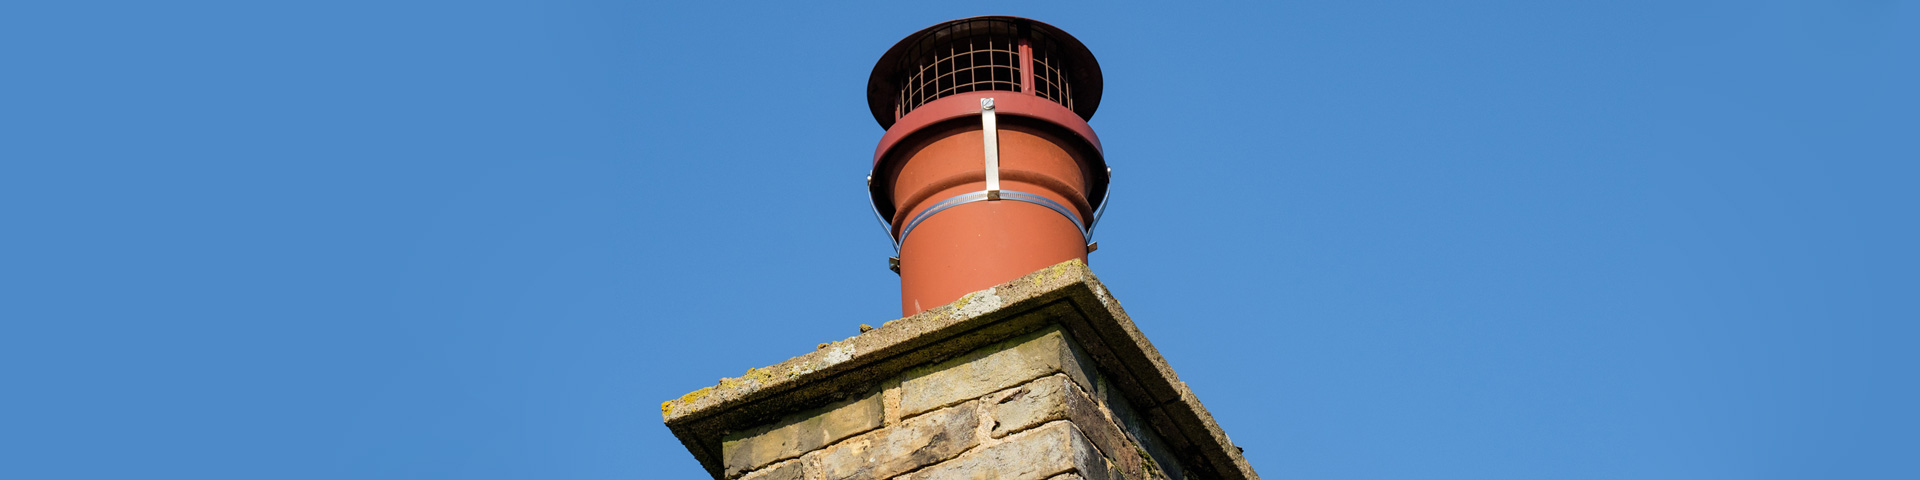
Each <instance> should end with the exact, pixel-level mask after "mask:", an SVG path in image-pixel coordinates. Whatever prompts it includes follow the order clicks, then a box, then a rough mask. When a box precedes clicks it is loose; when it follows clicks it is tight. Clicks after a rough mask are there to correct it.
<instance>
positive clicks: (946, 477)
mask: <svg viewBox="0 0 1920 480" xmlns="http://www.w3.org/2000/svg"><path fill="white" fill-rule="evenodd" d="M1062 473H1078V474H1080V476H1082V477H1084V478H1085V479H1086V480H1109V478H1110V475H1109V472H1108V470H1107V466H1106V461H1105V459H1102V458H1100V453H1099V452H1097V451H1095V450H1094V447H1093V444H1092V443H1091V442H1088V441H1087V438H1086V436H1084V435H1081V434H1080V431H1079V430H1078V429H1075V428H1074V427H1073V425H1072V424H1071V423H1068V422H1058V421H1057V422H1053V423H1049V424H1047V425H1044V426H1041V427H1040V428H1035V429H1033V430H1029V431H1026V432H1021V433H1019V434H1015V435H1011V436H1008V437H1007V438H1006V441H1004V442H1001V443H1000V444H997V445H994V446H991V447H987V448H984V449H981V450H979V451H975V452H972V453H968V454H966V455H961V456H960V458H955V459H953V460H949V461H946V462H944V463H941V464H939V465H934V466H931V467H927V468H925V469H921V470H920V471H916V472H913V473H910V474H907V475H903V476H901V477H900V478H901V480H975V479H981V478H992V479H997V480H1045V479H1048V478H1052V477H1054V476H1056V475H1059V474H1062Z"/></svg>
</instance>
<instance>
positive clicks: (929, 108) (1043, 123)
mask: <svg viewBox="0 0 1920 480" xmlns="http://www.w3.org/2000/svg"><path fill="white" fill-rule="evenodd" d="M1100 89H1101V78H1100V65H1099V63H1097V62H1096V61H1095V60H1094V58H1093V53H1092V52H1091V51H1088V50H1087V47H1086V46H1085V45H1082V44H1081V43H1080V41H1079V40H1075V39H1074V38H1073V36H1071V35H1068V34H1067V33H1066V32H1064V31H1061V30H1060V29H1058V28H1055V27H1053V26H1052V25H1047V24H1045V23H1041V22H1038V21H1034V20H1030V19H1025V18H1019V17H1008V16H983V17H973V18H966V19H960V20H953V21H948V22H944V23H941V24H938V25H934V26H932V27H927V28H926V29H923V30H920V31H919V32H915V33H914V34H913V35H909V36H907V38H906V39H903V40H901V41H900V43H898V44H895V45H894V46H893V48H892V49H889V50H887V53H886V54H885V55H883V56H881V57H880V61H879V63H876V64H875V65H874V67H873V74H872V76H871V77H869V79H868V81H867V105H868V107H869V108H871V109H872V110H873V118H874V120H877V121H879V122H880V126H881V127H884V128H886V129H887V132H886V134H885V135H884V136H882V137H881V138H880V145H879V147H878V148H875V149H874V154H873V171H872V173H871V174H870V175H869V176H868V178H867V186H868V189H869V195H871V197H872V201H873V209H874V213H875V215H876V216H878V217H879V218H880V221H881V223H882V224H883V225H884V226H886V227H887V234H888V235H889V236H890V237H891V238H892V240H893V244H894V248H895V252H896V253H897V255H898V256H896V257H894V258H892V259H891V260H890V262H891V266H892V267H893V269H894V271H895V272H897V273H899V274H900V310H901V314H902V315H903V316H910V315H913V314H915V313H919V312H921V311H924V310H926V309H930V308H933V307H936V306H940V305H945V304H947V303H948V302H952V301H954V300H956V299H958V298H960V296H962V295H965V294H967V293H968V292H973V291H975V290H980V289H984V288H987V287H991V286H993V285H996V284H999V283H1001V282H1005V281H1008V280H1011V279H1014V278H1017V277H1020V276H1021V275H1025V274H1027V273H1029V272H1033V271H1035V270H1039V269H1041V268H1044V267H1047V266H1050V265H1054V264H1057V263H1060V262H1063V261H1066V260H1070V259H1080V260H1081V261H1085V260H1086V257H1087V253H1088V252H1091V251H1092V250H1093V244H1092V239H1091V237H1092V234H1093V227H1094V225H1095V224H1096V223H1097V222H1098V221H1099V219H1100V212H1101V211H1102V207H1104V206H1105V200H1106V194H1107V184H1108V180H1109V177H1110V175H1111V171H1110V170H1109V169H1108V168H1107V164H1106V160H1105V158H1104V157H1103V156H1102V154H1101V149H1100V139H1099V137H1097V136H1095V135H1094V133H1093V128H1092V127H1090V126H1088V125H1087V119H1089V118H1092V117H1093V112H1094V109H1095V108H1097V107H1098V106H1099V104H1100Z"/></svg>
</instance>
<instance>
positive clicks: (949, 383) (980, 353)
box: [900, 327, 1093, 415]
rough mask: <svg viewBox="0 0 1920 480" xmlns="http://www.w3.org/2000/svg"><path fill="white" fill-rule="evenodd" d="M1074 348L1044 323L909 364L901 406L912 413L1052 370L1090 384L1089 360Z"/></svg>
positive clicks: (1085, 385) (1015, 383)
mask: <svg viewBox="0 0 1920 480" xmlns="http://www.w3.org/2000/svg"><path fill="white" fill-rule="evenodd" d="M1077 349H1078V347H1076V346H1074V345H1073V342H1071V341H1068V340H1067V338H1066V334H1065V333H1064V332H1062V331H1061V330H1060V329H1059V327H1048V328H1046V329H1042V330H1040V331H1036V332H1033V333H1030V334H1026V335H1022V336H1019V337H1015V338H1013V339H1010V340H1007V341H1004V342H1000V343H996V344H993V345H989V346H986V347H982V348H980V349H978V350H974V351H972V352H969V353H967V354H965V355H961V356H959V357H955V358H951V359H947V360H946V361H944V362H940V363H936V364H933V365H926V366H922V367H917V368H914V369H913V370H909V371H908V372H907V373H906V374H905V375H904V378H905V380H903V381H902V382H901V384H900V409H901V410H902V412H903V414H905V415H915V414H918V413H920V412H924V411H927V410H932V409H935V408H940V407H942V406H946V405H952V404H954V403H958V402H962V401H966V400H969V399H973V398H977V397H980V396H983V395H986V394H988V393H993V392H995V391H998V390H1002V389H1005V388H1007V387H1012V386H1014V385H1019V384H1021V383H1024V382H1026V381H1027V380H1032V379H1035V378H1039V377H1042V376H1046V375H1048V374H1052V373H1056V372H1058V373H1066V374H1067V375H1068V376H1069V377H1071V378H1073V380H1074V381H1075V382H1078V383H1080V384H1081V386H1082V388H1087V389H1091V388H1092V385H1093V382H1092V377H1093V375H1091V374H1090V373H1089V371H1088V370H1086V369H1087V368H1090V367H1091V364H1090V363H1088V362H1087V361H1086V360H1085V358H1084V356H1083V355H1082V354H1081V353H1080V352H1079V351H1078V350H1077Z"/></svg>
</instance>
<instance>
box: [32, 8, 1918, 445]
mask: <svg viewBox="0 0 1920 480" xmlns="http://www.w3.org/2000/svg"><path fill="white" fill-rule="evenodd" d="M981 14H1010V15H1021V16H1028V17H1032V18H1036V19H1040V20H1042V21H1046V22H1049V23H1052V24H1054V25H1057V26H1059V27H1061V28H1063V29H1065V30H1067V31H1069V32H1071V33H1073V34H1074V35H1076V36H1077V37H1079V38H1080V39H1081V40H1082V41H1083V42H1085V43H1086V44H1087V45H1088V46H1089V47H1090V48H1092V49H1093V51H1094V53H1095V54H1096V55H1097V56H1098V57H1099V59H1100V62H1101V66H1102V67H1103V69H1104V71H1105V76H1106V95H1105V99H1104V100H1103V101H1102V103H1101V108H1100V111H1099V114H1098V115H1097V116H1095V117H1094V119H1093V121H1092V124H1093V126H1094V128H1095V129H1097V130H1098V131H1099V133H1100V135H1101V137H1102V139H1103V140H1104V142H1105V144H1106V147H1107V154H1108V160H1109V162H1111V164H1112V165H1113V167H1114V173H1115V181H1114V182H1115V183H1114V189H1115V192H1114V195H1113V198H1112V207H1111V208H1110V209H1109V210H1108V212H1107V216H1106V218H1105V220H1104V221H1103V222H1102V223H1101V225H1100V231H1099V232H1098V240H1099V241H1100V244H1101V249H1100V251H1099V252H1098V253H1095V254H1093V257H1092V266H1093V268H1094V271H1095V272H1096V273H1097V274H1099V275H1100V276H1101V278H1102V280H1104V281H1105V282H1106V283H1107V284H1108V285H1109V286H1110V287H1111V288H1112V291H1113V292H1114V294H1115V295H1116V297H1117V298H1118V299H1120V300H1121V301H1122V302H1123V304H1124V305H1125V307H1126V308H1127V310H1128V311H1129V312H1130V313H1131V314H1132V316H1133V318H1134V319H1135V320H1136V321H1137V322H1139V324H1140V326H1141V328H1142V329H1143V330H1144V331H1145V332H1146V333H1147V334H1148V335H1149V336H1150V337H1151V338H1152V340H1153V341H1154V342H1155V344H1156V345H1157V346H1158V347H1159V349H1160V350H1161V352H1163V353H1164V354H1165V355H1166V357H1167V358H1168V359H1169V360H1170V361H1171V362H1172V363H1173V365H1174V366H1175V367H1176V368H1177V369H1178V371H1179V373H1180V375H1181V377H1182V379H1183V380H1185V381H1187V382H1188V383H1189V384H1190V385H1191V387H1192V388H1193V389H1194V390H1195V391H1196V392H1197V393H1198V394H1199V396H1200V398H1201V399H1202V400H1203V401H1204V402H1206V404H1207V405H1208V406H1209V408H1211V410H1212V412H1213V414H1214V415H1215V416H1216V417H1217V418H1218V419H1219V420H1220V422H1221V423H1222V424H1223V425H1224V426H1225V427H1226V429H1227V430H1228V431H1229V432H1230V433H1231V434H1232V435H1233V438H1234V440H1235V441H1236V442H1237V443H1239V444H1240V445H1242V446H1244V447H1245V448H1246V454H1247V456H1248V457H1249V458H1250V459H1251V460H1252V462H1253V464H1254V465H1255V467H1256V468H1257V469H1258V470H1259V471H1260V472H1261V473H1262V474H1263V475H1264V476H1265V477H1266V478H1316V479H1322V478H1324V479H1375V478H1472V479H1490V478H1513V479H1521V478H1526V479H1531V478H1688V479H1692V478H1913V477H1916V476H1920V472H1916V467H1915V466H1914V463H1913V462H1912V455H1913V452H1915V451H1917V450H1920V440H1916V435H1915V431H1916V427H1920V418H1916V417H1917V416H1916V415H1915V413H1914V411H1913V409H1912V408H1911V407H1912V405H1915V404H1920V394H1917V393H1916V391H1917V390H1920V388H1916V385H1915V379H1916V378H1920V372H1916V368H1915V366H1916V364H1920V361H1917V359H1916V356H1915V355H1914V353H1913V350H1914V347H1913V345H1914V343H1915V341H1916V340H1920V335H1916V333H1920V331H1917V330H1920V329H1916V327H1915V320H1916V318H1920V315H1916V309H1915V308H1914V298H1915V292H1916V291H1920V281H1917V280H1916V276H1915V266H1916V264H1920V262H1916V261H1915V260H1916V258H1915V257H1916V256H1915V254H1914V253H1913V252H1914V250H1913V245H1916V244H1920V235H1916V228H1915V223H1916V218H1920V215H1916V213H1920V212H1916V208H1915V206H1916V204H1920V202H1917V201H1916V198H1915V195H1914V194H1913V193H1912V192H1913V191H1914V189H1915V187H1914V185H1915V181H1916V180H1920V175H1917V174H1920V169H1917V168H1916V166H1915V160H1917V159H1920V148H1916V138H1920V136H1916V134H1915V132H1916V131H1920V121H1917V120H1916V116H1915V112H1916V111H1920V98H1917V97H1920V95H1916V93H1915V88H1914V86H1915V85H1920V62H1916V59H1920V4H1916V3H1915V2H1910V1H1837V2H1816V1H1798V2H1773V1H1760V2H1735V1H1722V2H1672V1H1646V2H1519V1H1511V2H1276V3H1261V4H1238V5H1226V4H1219V5H1215V4H1207V3H1201V2H1166V3H1147V4H1120V3H1041V2H1022V3H1007V2H961V3H954V4H952V5H951V6H939V5H934V4H931V3H929V2H905V3H903V2H892V3H864V4H830V3H799V2H790V3H767V4H718V3H700V2H676V3H658V4H655V3H646V2H596V1H478V2H453V1H441V2H432V1H415V0H402V1H389V2H366V1H343V2H310V3H307V4H304V5H291V4H288V5H270V4H265V3H262V2H237V1H236V2H205V1H188V2H174V3H166V4H162V3H150V2H125V3H99V2H16V3H14V4H9V5H7V6H0V63H3V64H4V65H5V67H4V68H0V72H3V73H4V74H0V92H4V93H0V225H4V227H3V228H0V246H4V247H5V248H4V250H0V252H4V253H0V383H3V384H4V385H5V388H4V390H0V391H3V392H4V395H0V476H4V477H7V478H23V479H24V478H35V479H39V478H195V479H209V478H236V479H238V478H247V479H253V478H287V479H305V478H314V479H322V478H325V479H333V478H396V479H401V478H404V479H419V478H458V479H492V478H499V479H510V478H702V477H703V476H704V473H702V471H701V470H700V468H699V466H698V464H697V462H695V461H694V459H693V458H692V457H691V456H690V455H688V454H687V453H686V452H685V451H684V449H682V447H680V446H679V444H678V442H677V441H676V440H675V439H674V438H673V437H672V436H671V434H669V433H668V432H667V430H666V429H665V428H664V427H663V426H662V425H661V423H660V417H659V414H658V408H657V405H658V403H659V402H660V401H662V400H665V399H668V398H673V397H676V396H678V395H680V394H682V393H685V392H687V391H691V390H693V389H697V388H700V387H703V386H706V385H710V384H712V383H714V382H715V381H716V380H717V379H719V378H720V377H725V376H734V375H738V374H740V372H743V371H745V370H746V369H747V368H750V367H758V366H764V365H768V364H772V363H776V362H778V361H781V360H783V359H785V358H787V357H789V356H793V355H798V354H802V353H806V352H807V351H809V350H811V349H812V347H813V345H814V344H816V343H818V342H823V341H830V340H835V339H839V338H843V337H847V336H851V335H853V334H855V333H857V330H856V327H857V326H858V325H859V324H861V323H868V324H878V323H880V322H882V321H885V320H889V319H891V318H893V317H894V316H895V315H896V314H897V310H896V309H897V305H898V304H897V298H898V297H897V295H898V292H897V280H896V277H895V276H894V275H893V274H892V273H890V272H888V271H887V269H886V262H885V259H886V257H887V256H888V254H889V253H890V251H889V247H888V245H887V241H886V239H885V237H884V235H883V234H882V233H881V231H880V228H879V227H878V226H877V225H875V223H874V221H873V218H872V217H871V214H870V213H869V212H868V210H867V207H866V205H865V202H866V197H865V193H864V192H865V190H864V188H863V187H862V181H863V179H864V176H865V174H866V168H867V167H868V165H869V161H870V158H871V154H872V148H873V146H874V143H875V142H876V141H877V140H878V139H879V136H880V134H881V133H882V132H881V130H880V128H879V127H878V126H876V125H875V124H874V123H873V120H872V119H871V117H870V116H869V115H868V113H867V109H866V106H865V103H864V97H863V88H864V86H865V81H866V75H867V73H868V71H869V70H870V69H871V67H872V65H873V62H874V61H875V60H876V59H877V58H878V57H879V55H880V54H881V53H882V52H884V51H885V50H886V49H887V47H889V46H891V45H892V44H893V42H894V41H896V40H898V39H899V38H901V37H903V36H905V35H906V34H908V33H911V32H913V31H915V30H917V29H919V28H921V27H924V26H927V25H930V24H933V23H936V22H939V21H943V20H947V19H951V18H958V17H964V16H972V15H981Z"/></svg>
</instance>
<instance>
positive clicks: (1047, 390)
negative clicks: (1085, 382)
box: [987, 375, 1142, 478]
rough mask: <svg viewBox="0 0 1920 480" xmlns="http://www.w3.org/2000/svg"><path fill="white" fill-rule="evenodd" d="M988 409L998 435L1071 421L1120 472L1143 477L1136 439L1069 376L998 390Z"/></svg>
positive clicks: (994, 434) (995, 433)
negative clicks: (1049, 423)
mask: <svg viewBox="0 0 1920 480" xmlns="http://www.w3.org/2000/svg"><path fill="white" fill-rule="evenodd" d="M987 412H988V415H989V416H990V417H992V418H993V421H994V425H993V429H992V435H993V436H994V437H1001V436H1005V435H1007V434H1008V433H1013V432H1018V431H1021V430H1025V429H1028V428H1031V427H1033V426H1035V425H1040V424H1043V423H1046V422H1051V421H1054V420H1061V419H1065V420H1069V421H1071V422H1073V424H1074V426H1076V427H1079V428H1080V433H1082V434H1085V435H1086V436H1087V439H1088V440H1091V441H1092V442H1093V444H1094V446H1096V447H1098V448H1099V449H1100V452H1101V454H1103V455H1105V456H1106V457H1107V458H1108V459H1109V460H1112V461H1113V463H1114V464H1115V465H1116V466H1118V467H1119V469H1120V471H1122V472H1125V473H1126V474H1127V476H1128V477H1131V478H1139V477H1140V473H1141V471H1142V470H1141V460H1140V456H1139V453H1138V450H1139V449H1138V448H1136V447H1135V446H1134V442H1133V441H1132V440H1131V439H1130V438H1129V437H1128V435H1127V434H1126V433H1125V432H1124V431H1123V430H1122V429H1121V428H1120V427H1119V426H1117V425H1115V424H1114V423H1113V419H1112V417H1110V416H1109V415H1108V414H1107V412H1106V409H1105V408H1102V407H1101V406H1100V404H1099V403H1098V402H1096V401H1095V400H1094V399H1093V397H1092V396H1091V395H1088V394H1087V392H1086V391H1083V390H1081V389H1080V387H1079V385H1078V384H1075V383H1073V382H1072V381H1070V380H1068V379H1067V377H1066V376H1065V375H1053V376H1049V377H1043V378H1041V379H1038V380H1034V381H1032V382H1027V383H1026V384H1025V385H1021V386H1019V387H1014V388H1011V389H1007V390H1003V391H1000V392H997V393H994V394H993V395H990V396H988V397H987Z"/></svg>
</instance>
